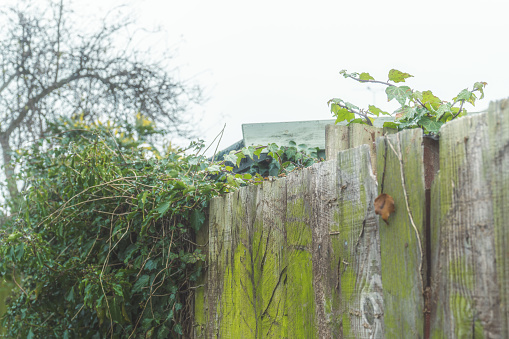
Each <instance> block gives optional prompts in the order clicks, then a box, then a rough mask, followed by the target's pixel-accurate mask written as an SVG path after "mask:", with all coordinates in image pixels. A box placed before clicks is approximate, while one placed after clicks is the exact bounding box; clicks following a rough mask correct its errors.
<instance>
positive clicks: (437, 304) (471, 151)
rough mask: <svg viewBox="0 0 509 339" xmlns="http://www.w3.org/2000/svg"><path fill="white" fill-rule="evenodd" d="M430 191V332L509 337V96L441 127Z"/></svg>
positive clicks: (434, 335)
mask: <svg viewBox="0 0 509 339" xmlns="http://www.w3.org/2000/svg"><path fill="white" fill-rule="evenodd" d="M432 197H433V200H434V204H433V205H432V215H433V216H434V217H433V225H432V229H433V231H432V237H431V238H432V243H431V247H432V258H433V262H434V264H433V267H432V281H433V284H432V300H431V304H432V306H433V309H432V336H433V338H435V337H436V338H453V337H455V338H466V337H468V338H474V337H475V338H508V337H509V329H508V327H509V309H508V301H509V100H502V101H498V102H495V103H491V104H490V107H489V110H488V113H486V114H478V115H472V116H466V117H463V118H461V119H458V120H455V121H453V122H450V123H448V124H446V125H445V126H444V127H442V129H441V137H440V174H439V179H438V182H437V183H436V184H434V185H433V189H432Z"/></svg>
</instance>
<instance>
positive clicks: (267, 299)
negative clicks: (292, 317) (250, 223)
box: [259, 178, 288, 338]
mask: <svg viewBox="0 0 509 339" xmlns="http://www.w3.org/2000/svg"><path fill="white" fill-rule="evenodd" d="M262 211H263V212H262V213H263V214H262V218H263V233H262V235H261V242H260V245H259V246H260V248H261V249H260V253H261V254H262V257H261V261H260V267H259V269H260V272H261V274H262V277H261V284H262V287H261V289H262V295H263V300H262V308H261V321H262V331H261V338H287V337H288V335H287V333H288V332H287V330H288V329H287V325H288V323H287V308H286V306H287V305H286V303H287V300H286V271H287V261H286V240H285V238H286V236H285V229H284V225H285V220H286V179H284V178H283V179H279V180H276V181H272V182H270V181H266V182H264V183H263V198H262Z"/></svg>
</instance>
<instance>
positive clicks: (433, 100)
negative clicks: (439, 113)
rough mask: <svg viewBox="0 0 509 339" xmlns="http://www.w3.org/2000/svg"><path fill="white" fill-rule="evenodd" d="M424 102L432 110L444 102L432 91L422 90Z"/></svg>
mask: <svg viewBox="0 0 509 339" xmlns="http://www.w3.org/2000/svg"><path fill="white" fill-rule="evenodd" d="M422 103H423V104H424V105H425V106H426V108H428V109H429V110H430V111H432V110H436V109H437V108H438V106H440V104H441V103H442V100H440V99H439V98H438V97H437V96H435V95H434V94H433V93H432V92H431V91H424V92H422Z"/></svg>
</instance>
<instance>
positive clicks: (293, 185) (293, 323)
mask: <svg viewBox="0 0 509 339" xmlns="http://www.w3.org/2000/svg"><path fill="white" fill-rule="evenodd" d="M286 183H287V193H286V194H287V207H286V208H287V209H286V222H285V232H286V241H287V253H286V255H287V265H288V268H287V274H286V276H287V282H286V300H287V305H288V306H287V307H288V309H287V314H288V319H287V321H288V332H287V333H288V338H316V337H317V334H318V333H317V328H316V325H315V300H314V290H313V263H312V253H311V250H312V230H311V225H310V217H311V214H312V206H311V204H310V203H311V201H310V197H309V194H308V190H309V171H308V170H307V169H304V170H302V171H298V172H293V173H291V174H290V175H289V176H288V177H287V178H286Z"/></svg>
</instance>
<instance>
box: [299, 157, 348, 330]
mask: <svg viewBox="0 0 509 339" xmlns="http://www.w3.org/2000/svg"><path fill="white" fill-rule="evenodd" d="M306 172H307V174H308V178H309V179H308V182H309V185H308V187H307V188H308V196H309V199H310V205H311V206H312V210H311V216H310V221H309V222H310V226H311V231H312V246H311V253H312V260H313V289H314V297H315V323H316V327H317V331H318V337H319V338H337V337H338V336H339V335H340V332H341V314H340V310H339V307H338V306H339V291H338V290H337V288H336V286H337V284H336V281H334V279H332V274H333V272H335V271H336V269H335V267H333V265H331V262H333V261H334V258H333V253H332V244H331V237H330V230H331V228H334V224H335V215H336V214H337V213H338V204H337V200H338V195H337V185H336V172H337V164H336V162H335V161H326V162H322V163H317V164H314V165H313V166H311V167H310V168H307V169H306Z"/></svg>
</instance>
